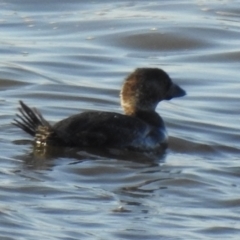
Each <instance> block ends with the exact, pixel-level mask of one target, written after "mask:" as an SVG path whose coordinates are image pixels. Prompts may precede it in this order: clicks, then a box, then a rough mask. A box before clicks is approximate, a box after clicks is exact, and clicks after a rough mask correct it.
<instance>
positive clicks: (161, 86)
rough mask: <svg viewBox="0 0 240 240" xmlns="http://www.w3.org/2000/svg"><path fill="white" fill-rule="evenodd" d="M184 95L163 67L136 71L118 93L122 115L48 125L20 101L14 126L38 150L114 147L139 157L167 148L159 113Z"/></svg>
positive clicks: (99, 114) (98, 114) (97, 114)
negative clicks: (161, 106)
mask: <svg viewBox="0 0 240 240" xmlns="http://www.w3.org/2000/svg"><path fill="white" fill-rule="evenodd" d="M184 95H186V92H185V91H184V90H183V89H182V88H181V87H180V86H178V85H177V84H176V83H174V82H173V81H172V80H171V78H170V77H169V75H168V74H167V73H166V72H165V71H164V70H162V69H160V68H137V69H135V70H134V71H133V72H132V73H131V74H130V75H128V76H127V77H126V79H125V80H124V83H123V86H122V89H121V91H120V100H121V106H122V108H123V112H124V113H123V114H121V113H116V112H106V111H85V112H82V113H77V114H74V115H72V116H70V117H67V118H65V119H63V120H61V121H59V122H57V123H55V124H50V123H49V121H47V120H45V118H44V117H43V116H42V114H41V113H40V112H39V111H38V110H37V109H36V108H30V107H29V106H28V105H27V104H25V103H24V102H23V101H21V100H20V101H19V103H20V108H19V113H18V114H17V115H16V117H15V118H14V120H13V124H14V125H15V126H17V127H18V128H20V129H22V130H23V131H25V132H26V133H28V134H29V135H31V136H32V137H34V145H35V146H37V147H48V146H57V147H58V146H59V147H77V148H88V147H90V148H108V149H109V148H110V149H124V150H129V151H137V152H154V151H159V150H160V149H166V148H167V145H168V134H167V131H166V127H165V124H164V121H163V119H162V117H161V116H160V115H159V114H158V113H157V112H156V107H157V105H158V104H159V103H160V102H161V101H163V100H171V99H172V98H177V97H182V96H184Z"/></svg>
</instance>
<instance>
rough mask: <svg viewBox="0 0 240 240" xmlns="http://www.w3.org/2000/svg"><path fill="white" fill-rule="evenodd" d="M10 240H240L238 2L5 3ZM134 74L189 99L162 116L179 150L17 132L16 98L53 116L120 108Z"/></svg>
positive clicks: (6, 232)
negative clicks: (131, 149)
mask: <svg viewBox="0 0 240 240" xmlns="http://www.w3.org/2000/svg"><path fill="white" fill-rule="evenodd" d="M0 7H1V10H0V11H1V17H0V29H1V33H2V34H1V40H0V53H1V54H0V103H1V112H0V119H1V124H0V144H1V150H2V151H1V153H2V154H1V161H0V179H1V185H0V190H1V194H0V214H1V218H0V238H1V239H3V240H13V239H18V240H19V239H24V240H25V239H34V240H36V239H44V238H45V239H53V240H55V239H56V240H57V239H58V240H59V239H64V240H70V239H154V240H155V239H167V240H172V239H174V240H176V239H179V240H180V239H184V240H185V239H204V240H205V239H239V234H240V224H239V222H240V221H239V220H240V218H239V213H240V211H239V209H240V208H239V207H240V197H239V196H240V187H239V177H240V165H239V153H240V147H239V146H240V145H239V140H240V127H239V121H240V117H239V116H240V110H239V109H240V108H239V100H240V99H239V60H240V48H239V34H240V24H239V20H240V19H239V16H240V15H239V13H240V8H239V2H238V1H230V0H223V1H217V0H214V1H211V2H210V1H165V2H164V1H148V2H146V1H128V0H126V1H115V2H113V1H107V0H105V1H95V2H94V1H92V2H89V3H88V2H86V3H85V2H83V1H76V0H71V1H68V2H67V3H66V2H63V1H62V2H61V1H56V0H53V1H50V2H49V1H45V0H44V1H38V2H37V1H28V0H24V1H21V3H20V2H19V1H16V0H10V1H2V2H1V3H0ZM136 67H160V68H163V69H164V70H166V71H167V72H168V73H169V75H170V76H171V77H172V79H173V80H174V81H175V82H177V83H178V84H179V85H180V86H182V87H183V88H184V89H185V90H186V91H187V93H188V94H187V96H186V97H184V98H181V99H180V98H179V99H175V100H172V101H169V102H163V103H161V104H160V105H159V106H158V109H157V111H158V112H159V113H160V114H161V116H162V117H163V119H164V121H165V123H166V125H167V129H168V133H169V149H168V150H167V152H166V154H164V155H163V156H161V157H160V156H159V158H158V159H157V161H148V160H146V159H145V158H144V159H143V156H141V155H139V154H136V155H135V154H130V153H127V154H125V155H124V156H119V155H118V153H116V152H113V153H111V154H103V153H102V152H101V153H99V152H97V151H96V152H91V154H90V153H89V152H87V151H81V152H75V151H72V150H63V151H60V150H59V151H58V150H53V151H52V152H48V153H44V152H41V151H34V150H33V149H32V146H31V143H30V141H29V140H30V139H31V138H30V137H29V136H27V135H26V134H25V133H23V132H22V131H21V130H20V129H17V128H16V127H14V126H13V125H11V124H10V123H11V121H12V119H13V118H14V115H15V113H16V111H17V107H18V101H19V99H22V100H24V101H25V102H26V103H27V104H29V105H31V106H35V107H37V108H38V109H39V110H40V111H41V112H42V113H43V114H44V116H45V117H46V119H48V120H49V121H51V122H54V121H58V120H60V119H62V118H64V117H66V116H69V115H71V114H74V113H78V112H82V111H85V110H104V111H115V112H122V110H121V108H120V105H119V90H120V88H121V84H122V81H123V79H124V78H125V77H126V76H127V74H129V73H130V72H131V71H132V70H133V69H134V68H136Z"/></svg>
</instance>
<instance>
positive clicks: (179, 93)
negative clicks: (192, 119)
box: [164, 83, 186, 100]
mask: <svg viewBox="0 0 240 240" xmlns="http://www.w3.org/2000/svg"><path fill="white" fill-rule="evenodd" d="M185 95H186V92H185V91H184V90H183V89H182V88H180V87H179V86H178V85H177V84H175V83H172V85H171V87H170V89H169V91H168V92H167V94H166V96H165V98H164V99H166V100H170V99H172V98H176V97H183V96H185Z"/></svg>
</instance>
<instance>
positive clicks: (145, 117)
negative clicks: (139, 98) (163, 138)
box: [132, 110, 164, 127]
mask: <svg viewBox="0 0 240 240" xmlns="http://www.w3.org/2000/svg"><path fill="white" fill-rule="evenodd" d="M132 116H134V117H137V118H140V119H141V120H142V121H144V122H146V123H148V124H149V125H152V126H154V127H164V122H163V120H162V118H161V117H160V116H159V114H158V113H156V112H155V111H143V110H138V111H136V112H135V113H134V114H133V115H132Z"/></svg>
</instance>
